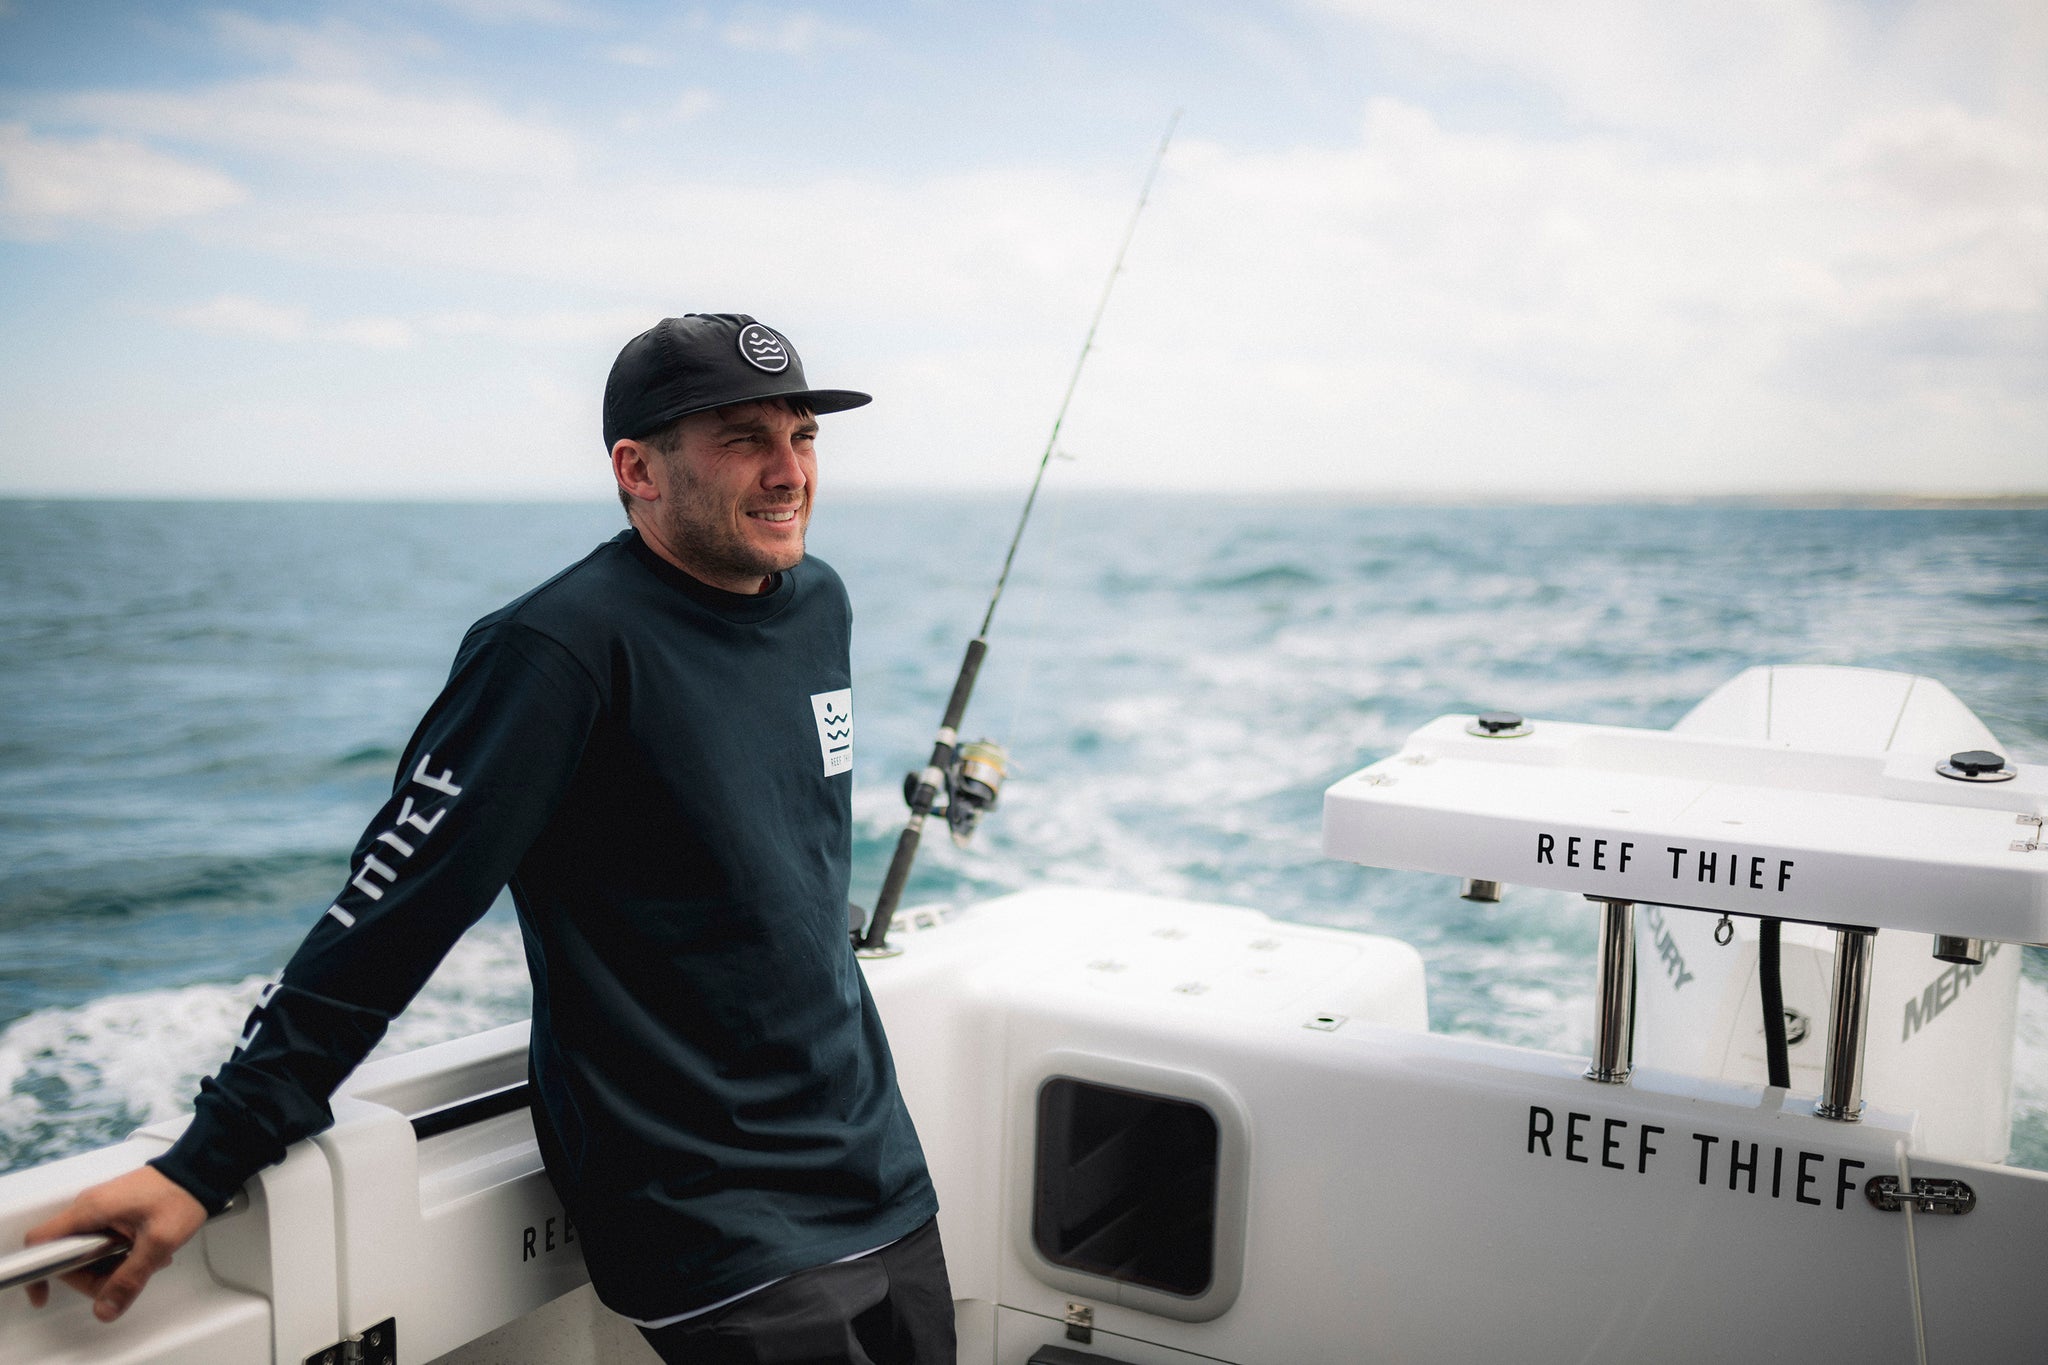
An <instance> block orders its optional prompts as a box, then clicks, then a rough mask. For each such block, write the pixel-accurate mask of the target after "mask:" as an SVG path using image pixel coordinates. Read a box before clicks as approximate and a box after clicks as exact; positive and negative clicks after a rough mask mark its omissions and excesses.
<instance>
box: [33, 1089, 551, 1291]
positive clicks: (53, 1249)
mask: <svg viewBox="0 0 2048 1365" xmlns="http://www.w3.org/2000/svg"><path fill="white" fill-rule="evenodd" d="M529 1084H530V1083H529V1082H526V1081H520V1082H518V1083H516V1084H514V1085H507V1086H500V1087H498V1088H497V1089H495V1090H486V1091H483V1092H482V1093H481V1094H476V1095H471V1096H469V1097H468V1098H467V1099H461V1100H457V1101H455V1102H454V1103H453V1104H443V1105H437V1106H436V1107H434V1108H432V1109H426V1110H422V1111H421V1112H419V1113H417V1114H408V1115H407V1116H406V1121H407V1122H409V1123H410V1124H412V1131H413V1135H414V1136H415V1137H416V1138H419V1139H420V1140H422V1141H424V1140H426V1139H427V1138H430V1137H438V1136H439V1135H441V1134H442V1133H452V1132H454V1131H455V1130H457V1129H459V1128H467V1127H469V1126H470V1125H471V1124H476V1123H482V1122H483V1121H484V1120H485V1119H493V1118H497V1117H498V1116H499V1115H501V1114H509V1113H512V1112H514V1111H515V1110H519V1109H524V1108H525V1107H526V1104H527V1092H528V1089H529ZM246 1198H247V1197H246V1196H245V1195H243V1194H241V1193H239V1192H238V1193H237V1194H236V1195H235V1197H234V1198H233V1199H231V1200H229V1201H228V1209H235V1208H239V1207H241V1206H242V1204H243V1203H244V1202H245V1201H246ZM226 1211H227V1210H223V1212H226ZM131 1245H132V1244H131V1243H130V1242H129V1240H128V1239H127V1238H126V1237H123V1236H122V1235H121V1234H120V1233H118V1232H86V1233H80V1234H78V1235H77V1236H75V1237H59V1238H57V1239H56V1240H55V1241H50V1242H42V1243H39V1244H37V1245H35V1246H32V1247H24V1248H22V1249H21V1250H20V1251H15V1252H9V1253H7V1254H5V1255H0V1293H4V1292H6V1291H7V1290H10V1289H19V1288H21V1287H22V1286H23V1285H29V1284H34V1283H35V1282H36V1281H38V1280H47V1279H53V1278H55V1277H56V1276H59V1275H68V1274H70V1273H71V1272H72V1271H74V1270H85V1269H87V1268H89V1267H91V1266H95V1265H98V1264H100V1263H101V1262H103V1261H114V1260H118V1259H120V1258H121V1257H123V1256H126V1255H127V1254H128V1252H129V1249H130V1247H131Z"/></svg>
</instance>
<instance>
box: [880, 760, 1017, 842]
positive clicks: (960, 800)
mask: <svg viewBox="0 0 2048 1365" xmlns="http://www.w3.org/2000/svg"><path fill="white" fill-rule="evenodd" d="M1009 770H1010V755H1009V754H1008V753H1007V752H1006V751H1005V750H1004V748H1003V746H1002V745H1000V744H998V743H996V742H995V741H994V740H990V739H977V740H975V741H974V742H973V743H971V744H962V745H961V746H960V747H959V748H957V749H955V750H954V751H953V761H952V762H951V763H949V764H947V765H946V769H945V772H944V774H943V776H944V777H945V790H944V791H942V792H940V793H938V794H937V796H935V797H934V799H933V801H932V806H931V810H932V814H934V815H938V814H941V813H943V814H944V815H945V817H946V830H947V832H948V833H950V834H951V835H952V836H953V843H954V844H955V846H957V847H959V848H965V847H967V842H968V840H970V839H972V838H973V837H974V828H975V826H976V825H978V824H980V823H981V817H982V815H983V813H984V812H987V811H991V810H994V809H995V806H996V801H997V799H998V798H999V797H1000V796H1001V795H1002V791H1003V778H1004V777H1006V776H1007V775H1008V774H1009ZM923 777H924V775H923V774H922V773H905V774H904V775H903V800H904V803H905V804H906V805H909V806H910V807H911V808H912V809H915V808H916V806H917V784H918V783H919V782H920V781H922V780H923Z"/></svg>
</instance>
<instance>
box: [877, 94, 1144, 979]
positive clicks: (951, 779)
mask: <svg viewBox="0 0 2048 1365" xmlns="http://www.w3.org/2000/svg"><path fill="white" fill-rule="evenodd" d="M1179 123H1180V110H1178V109H1176V110H1174V111H1173V117H1172V118H1171V119H1169V120H1168V121H1167V124H1166V133H1165V135H1164V136H1163V137H1161V138H1160V139H1159V150H1158V151H1157V152H1155V153H1153V156H1152V165H1151V168H1150V169H1148V170H1147V171H1146V172H1145V183H1144V185H1143V186H1142V187H1141V188H1140V189H1139V190H1138V204H1137V207H1136V208H1134V209H1132V210H1131V220H1130V222H1129V224H1127V225H1126V226H1125V228H1124V239H1123V244H1122V245H1121V246H1119V247H1118V248H1117V253H1116V262H1115V264H1113V265H1111V266H1110V268H1109V279H1108V280H1106V281H1104V283H1103V286H1102V297H1101V298H1099V299H1097V300H1096V303H1095V316H1094V317H1093V318H1091V319H1090V320H1089V322H1088V334H1087V336H1086V337H1084V338H1083V339H1082V342H1081V354H1080V355H1079V356H1077V357H1075V359H1074V372H1073V374H1072V375H1070V376H1069V377H1068V379H1067V392H1066V394H1065V396H1064V397H1062V398H1061V399H1060V409H1059V412H1058V413H1057V414H1056V415H1055V416H1054V417H1053V419H1052V432H1051V433H1050V434H1049V435H1048V436H1047V437H1046V438H1045V453H1044V454H1043V455H1041V456H1039V458H1038V473H1037V475H1036V476H1035V477H1034V478H1033V479H1032V480H1031V492H1030V494H1029V495H1028V496H1026V497H1025V499H1024V512H1023V514H1022V515H1021V516H1019V517H1018V518H1017V530H1016V533H1015V534H1013V535H1012V536H1011V537H1010V549H1009V552H1008V553H1007V554H1005V555H1004V556H1003V571H1002V573H1001V574H999V575H997V577H996V589H995V591H994V592H993V593H991V594H990V595H989V599H988V610H987V611H986V612H984V613H983V614H982V618H981V629H980V630H977V631H976V632H975V633H974V638H973V639H972V640H969V641H968V642H967V655H966V657H965V658H963V659H962V660H961V661H960V673H959V676H957V677H955V678H954V679H953V695H952V696H951V697H950V698H948V699H947V701H946V714H945V717H944V718H943V719H941V720H940V721H939V731H938V734H937V736H936V737H935V738H934V739H933V741H932V756H931V758H930V759H929V760H927V761H926V763H925V765H924V771H922V772H916V773H909V774H906V775H905V777H904V779H903V799H904V801H905V802H906V803H907V804H908V805H909V806H910V819H909V821H908V822H907V823H905V825H904V826H903V833H902V834H900V835H898V836H897V838H896V853H895V856H894V857H892V858H891V859H890V860H889V871H888V873H887V874H886V875H885V876H884V877H883V878H882V891H881V894H880V895H879V896H878V897H876V899H875V913H874V915H873V917H872V918H870V919H869V921H868V926H867V932H866V933H864V934H863V933H861V932H860V931H859V930H857V929H856V930H854V931H853V941H854V948H855V950H856V951H858V952H859V954H860V955H861V956H862V957H890V956H893V955H894V954H895V953H896V952H900V951H901V950H900V949H891V948H890V947H889V946H888V939H889V922H890V920H892V919H893V918H895V915H896V905H897V902H899V901H901V900H902V899H903V888H904V886H905V885H906V884H907V883H908V882H909V881H910V868H911V864H913V863H915V862H916V861H917V846H918V843H919V842H920V841H921V840H922V839H923V837H924V822H925V820H926V819H927V818H928V817H929V816H930V815H931V814H932V813H933V811H934V810H935V809H936V810H943V811H944V813H945V816H946V826H947V828H948V830H949V831H950V832H951V833H952V836H953V842H954V843H956V844H958V845H960V846H961V847H963V848H964V847H966V845H967V841H968V840H969V839H970V838H972V837H973V834H974V828H975V826H976V825H977V824H978V823H980V820H981V817H982V814H983V812H985V811H988V810H991V809H993V808H994V807H995V804H996V799H997V797H998V796H999V795H1000V793H1001V791H1002V786H1003V777H1004V774H1005V773H1006V772H1007V771H1008V768H1009V755H1008V754H1007V753H1005V752H1004V750H1003V746H1002V745H1000V744H997V743H995V742H994V741H992V740H986V739H980V740H975V741H974V742H972V743H969V744H962V743H960V721H961V720H962V718H963V717H964V716H965V715H966V714H967V700H968V698H969V697H971V696H973V695H974V681H975V679H976V677H978V676H979V675H980V673H981V661H982V660H983V659H984V658H985V657H987V655H988V629H989V625H990V623H991V622H993V621H994V620H995V619H996V604H997V603H999V602H1001V601H1002V600H1003V587H1004V585H1005V584H1007V583H1008V582H1009V581H1010V566H1011V564H1013V563H1014V562H1015V561H1016V558H1017V545H1018V543H1019V542H1020V541H1022V540H1023V539H1024V527H1025V525H1026V523H1028V522H1029V521H1030V520H1031V509H1032V508H1033V507H1034V506H1035V505H1037V502H1038V488H1039V485H1040V484H1042V483H1044V482H1045V471H1046V467H1047V466H1048V465H1050V464H1051V463H1052V456H1053V447H1054V446H1056V445H1057V444H1058V443H1059V439H1060V427H1061V426H1062V425H1063V424H1064V423H1065V422H1066V420H1067V408H1068V407H1069V406H1070V405H1071V404H1072V403H1073V401H1074V390H1075V389H1076V388H1078V387H1079V386H1080V383H1081V371H1082V369H1083V368H1084V367H1085V366H1086V365H1087V364H1088V354H1089V352H1091V351H1093V350H1094V349H1095V332H1096V329H1097V328H1099V327H1100V326H1101V325H1102V315H1103V313H1104V312H1105V311H1106V310H1107V309H1108V308H1109V296H1110V294H1111V292H1112V291H1114V290H1115V288H1116V280H1117V276H1119V275H1121V274H1123V271H1124V257H1125V256H1126V255H1127V254H1128V253H1129V252H1130V249H1131V239H1132V238H1133V237H1135V236H1136V235H1137V232H1138V219H1139V217H1140V216H1141V215H1143V213H1144V212H1145V201H1146V200H1147V199H1149V198H1150V197H1151V195H1152V182H1153V180H1155V179H1156V178H1157V177H1158V175H1159V167H1160V164H1161V163H1162V162H1164V161H1165V160H1166V149H1167V147H1168V146H1169V145H1171V144H1172V142H1173V130H1174V128H1175V127H1176V126H1178V125H1179ZM941 797H943V798H944V801H943V804H941V800H940V798H941Z"/></svg>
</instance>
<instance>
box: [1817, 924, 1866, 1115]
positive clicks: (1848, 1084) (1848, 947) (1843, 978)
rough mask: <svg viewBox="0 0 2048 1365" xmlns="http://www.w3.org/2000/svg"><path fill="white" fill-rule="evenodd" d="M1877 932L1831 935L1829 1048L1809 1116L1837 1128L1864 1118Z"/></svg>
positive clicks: (1841, 931) (1864, 931)
mask: <svg viewBox="0 0 2048 1365" xmlns="http://www.w3.org/2000/svg"><path fill="white" fill-rule="evenodd" d="M1876 949H1877V930H1875V929H1837V930H1835V974H1834V982H1833V984H1832V985H1831V986H1830V987H1829V989H1828V1043H1827V1052H1826V1053H1825V1054H1823V1055H1822V1057H1821V1072H1820V1102H1819V1103H1818V1104H1816V1105H1814V1107H1813V1112H1814V1113H1816V1114H1818V1115H1820V1117H1822V1118H1824V1119H1833V1120H1835V1121H1836V1122H1838V1123H1854V1122H1856V1121H1857V1120H1858V1119H1860V1118H1862V1117H1863V1043H1864V1036H1865V1034H1866V1033H1867V1031H1868V1028H1867V1026H1868V1024H1869V1022H1870V966H1871V962H1872V960H1873V957H1874V955H1875V952H1876Z"/></svg>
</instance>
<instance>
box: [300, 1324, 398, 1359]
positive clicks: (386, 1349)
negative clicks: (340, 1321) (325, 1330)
mask: <svg viewBox="0 0 2048 1365" xmlns="http://www.w3.org/2000/svg"><path fill="white" fill-rule="evenodd" d="M397 1359H398V1319H397V1318H386V1319H384V1321H382V1322H380V1323H378V1324H377V1325H376V1326H375V1327H366V1328H364V1329H363V1330H362V1331H360V1332H358V1333H356V1334H355V1335H354V1336H352V1337H348V1338H346V1339H344V1340H342V1341H337V1342H335V1343H334V1344H333V1345H332V1346H329V1347H327V1348H326V1349H325V1350H320V1351H315V1352H313V1354H311V1355H309V1356H307V1357H306V1365H393V1362H395V1361H396V1360H397Z"/></svg>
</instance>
